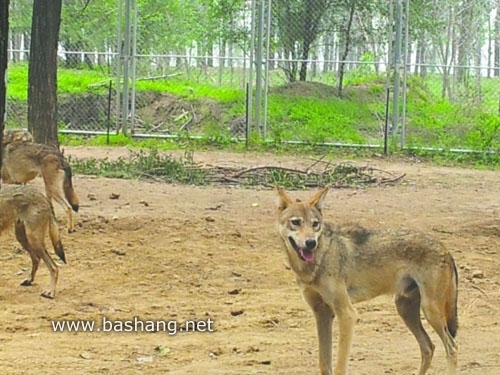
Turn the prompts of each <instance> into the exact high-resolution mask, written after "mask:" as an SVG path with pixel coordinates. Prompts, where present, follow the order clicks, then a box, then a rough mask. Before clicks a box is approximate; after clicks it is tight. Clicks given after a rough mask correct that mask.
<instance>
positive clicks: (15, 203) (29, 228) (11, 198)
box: [0, 184, 66, 298]
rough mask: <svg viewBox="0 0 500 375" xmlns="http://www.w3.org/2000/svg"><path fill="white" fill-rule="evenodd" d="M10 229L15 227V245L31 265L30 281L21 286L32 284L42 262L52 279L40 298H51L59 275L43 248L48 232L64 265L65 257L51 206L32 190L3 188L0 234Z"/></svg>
mask: <svg viewBox="0 0 500 375" xmlns="http://www.w3.org/2000/svg"><path fill="white" fill-rule="evenodd" d="M12 226H14V227H15V235H16V238H17V240H18V242H19V243H20V244H21V246H22V247H23V249H24V250H26V251H27V252H28V253H29V255H30V257H31V263H32V266H31V273H30V277H29V278H27V279H26V280H24V281H23V282H22V283H21V285H23V286H29V285H32V284H33V281H34V280H35V275H36V272H37V270H38V265H39V264H40V259H42V260H43V261H44V262H45V264H46V266H47V268H48V269H49V272H50V277H51V282H50V286H49V288H48V289H47V290H45V291H43V292H42V296H43V297H46V298H54V297H55V294H56V284H57V278H58V274H59V271H58V267H57V265H56V263H55V262H54V261H53V260H52V258H51V257H50V255H49V253H48V252H47V249H46V247H45V236H46V234H47V231H48V232H49V236H50V239H51V242H52V245H53V246H54V251H55V252H56V254H57V256H58V257H59V258H60V259H61V260H62V261H63V262H65V263H66V256H65V253H64V248H63V245H62V243H61V239H60V237H59V229H58V227H57V222H56V219H55V217H54V210H53V208H52V204H51V203H50V201H49V200H48V199H47V197H45V196H44V195H43V194H42V193H40V192H39V191H38V190H36V189H35V188H33V187H31V186H27V185H7V184H2V185H1V187H0V233H1V232H3V231H6V230H8V229H9V228H11V227H12Z"/></svg>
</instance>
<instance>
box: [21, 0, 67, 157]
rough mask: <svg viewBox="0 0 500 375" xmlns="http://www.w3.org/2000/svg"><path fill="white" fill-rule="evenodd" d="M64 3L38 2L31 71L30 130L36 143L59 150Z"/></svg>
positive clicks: (29, 76)
mask: <svg viewBox="0 0 500 375" xmlns="http://www.w3.org/2000/svg"><path fill="white" fill-rule="evenodd" d="M61 7H62V0H50V1H44V0H34V3H33V16H32V21H31V43H30V60H29V68H28V84H29V85H28V86H29V87H28V130H29V131H30V132H31V133H32V134H33V138H34V140H35V142H38V143H45V144H49V145H53V146H55V147H57V148H59V139H58V136H57V45H58V40H59V26H60V24H61Z"/></svg>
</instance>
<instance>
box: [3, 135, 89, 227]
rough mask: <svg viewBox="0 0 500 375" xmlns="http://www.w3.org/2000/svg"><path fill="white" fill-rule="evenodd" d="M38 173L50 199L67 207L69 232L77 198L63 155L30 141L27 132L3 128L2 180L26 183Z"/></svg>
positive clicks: (68, 166) (67, 164) (49, 147)
mask: <svg viewBox="0 0 500 375" xmlns="http://www.w3.org/2000/svg"><path fill="white" fill-rule="evenodd" d="M24 133H26V132H24ZM27 134H29V133H27ZM38 175H41V176H42V178H43V182H44V184H45V192H46V193H47V196H48V197H49V199H54V200H55V201H56V202H57V203H59V204H60V205H61V206H62V207H63V208H64V209H65V210H66V213H67V217H68V223H67V226H68V232H72V231H73V230H74V225H73V213H72V212H71V210H73V211H75V212H78V208H79V201H78V197H77V195H76V193H75V191H74V189H73V183H72V172H71V166H70V165H69V163H68V162H67V160H66V159H65V158H64V155H63V154H62V153H61V152H59V150H57V149H56V148H54V147H51V146H47V145H44V144H40V143H33V142H31V141H30V139H29V138H26V134H25V136H24V137H23V134H22V131H11V132H9V131H6V132H5V133H4V142H3V160H2V180H3V182H4V183H7V184H25V183H27V182H29V181H31V180H33V179H34V178H35V177H36V176H38Z"/></svg>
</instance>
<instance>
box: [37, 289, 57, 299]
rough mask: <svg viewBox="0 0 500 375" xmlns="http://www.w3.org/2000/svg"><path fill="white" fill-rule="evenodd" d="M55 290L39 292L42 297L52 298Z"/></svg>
mask: <svg viewBox="0 0 500 375" xmlns="http://www.w3.org/2000/svg"><path fill="white" fill-rule="evenodd" d="M55 294H56V293H55V292H54V291H53V290H45V291H43V292H42V294H40V295H41V296H42V297H44V298H48V299H54V297H55Z"/></svg>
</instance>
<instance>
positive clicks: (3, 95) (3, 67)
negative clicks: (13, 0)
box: [0, 0, 9, 169]
mask: <svg viewBox="0 0 500 375" xmlns="http://www.w3.org/2000/svg"><path fill="white" fill-rule="evenodd" d="M8 43H9V0H0V169H1V168H2V153H3V150H2V144H3V129H4V128H5V104H6V99H7V87H6V84H5V78H4V77H5V73H6V71H7V44H8Z"/></svg>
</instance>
